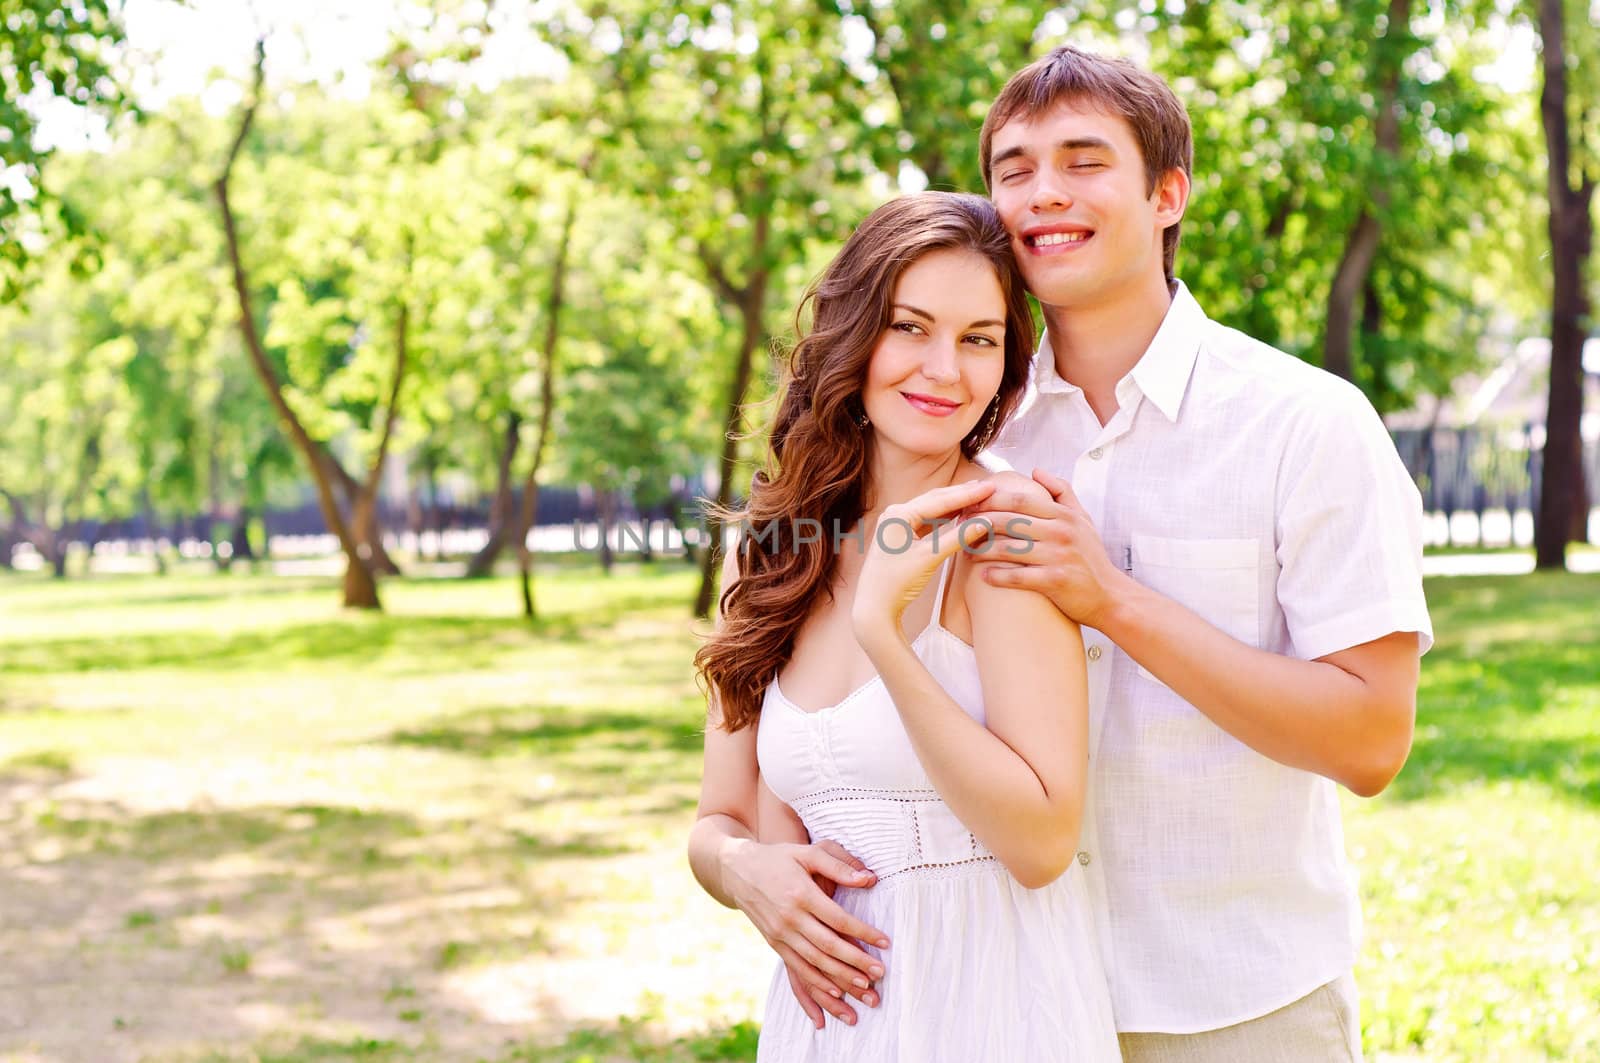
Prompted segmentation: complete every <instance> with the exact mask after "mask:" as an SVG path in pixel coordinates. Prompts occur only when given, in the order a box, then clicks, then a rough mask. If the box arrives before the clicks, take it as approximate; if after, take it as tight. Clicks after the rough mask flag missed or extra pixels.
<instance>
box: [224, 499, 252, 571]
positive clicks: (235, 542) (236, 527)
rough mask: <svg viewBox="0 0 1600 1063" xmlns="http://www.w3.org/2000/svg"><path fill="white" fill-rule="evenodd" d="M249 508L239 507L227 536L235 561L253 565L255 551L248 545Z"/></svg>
mask: <svg viewBox="0 0 1600 1063" xmlns="http://www.w3.org/2000/svg"><path fill="white" fill-rule="evenodd" d="M250 521H251V516H250V507H248V506H240V507H239V512H238V515H237V516H235V517H234V520H233V529H232V531H231V532H230V533H229V535H228V545H229V546H230V547H232V548H233V559H234V560H235V561H249V562H251V563H254V562H255V560H256V551H255V548H254V547H253V546H251V545H250Z"/></svg>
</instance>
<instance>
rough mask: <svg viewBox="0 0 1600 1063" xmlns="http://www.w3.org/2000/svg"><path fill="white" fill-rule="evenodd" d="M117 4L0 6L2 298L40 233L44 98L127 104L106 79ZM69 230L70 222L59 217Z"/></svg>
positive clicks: (118, 34) (3, 2) (1, 1)
mask: <svg viewBox="0 0 1600 1063" xmlns="http://www.w3.org/2000/svg"><path fill="white" fill-rule="evenodd" d="M120 6H121V5H120V4H113V3H111V2H108V0H75V2H74V3H71V4H62V3H58V2H56V0H0V174H4V175H7V176H8V177H9V178H10V180H0V296H14V295H15V294H16V292H17V285H18V283H19V279H20V271H21V268H22V266H23V264H24V263H25V262H26V261H27V258H28V252H27V247H28V239H29V234H31V235H32V237H33V238H34V239H37V238H38V237H39V236H40V234H41V233H42V226H41V224H40V221H39V217H38V211H39V208H41V207H43V206H44V205H45V204H46V203H47V202H48V197H47V196H44V197H41V196H40V194H39V191H40V190H39V185H40V168H41V166H42V165H43V164H44V162H45V159H46V158H47V157H48V155H49V152H48V151H46V150H44V149H42V148H41V147H40V145H39V140H38V135H37V134H38V121H39V119H38V105H39V103H41V102H42V101H43V100H45V99H50V100H55V101H67V102H69V103H71V104H74V105H77V106H78V107H80V108H90V109H95V110H100V111H102V112H103V111H108V110H110V111H115V110H117V109H118V108H120V107H121V106H122V105H123V104H124V103H125V100H124V98H123V95H122V90H121V88H120V87H119V86H118V85H117V84H116V82H115V80H114V79H113V77H112V71H111V67H110V64H109V62H108V59H107V55H108V51H109V49H110V47H111V46H112V45H114V44H116V43H117V42H119V41H120V40H121V39H122V26H121V23H120V22H119V20H118V18H117V16H118V14H119V13H120V11H119V9H120ZM60 222H61V224H63V225H65V226H66V228H67V230H68V232H69V233H70V232H72V231H74V230H75V229H76V218H75V216H74V215H73V214H72V213H71V212H70V211H67V212H64V213H62V215H61V218H60Z"/></svg>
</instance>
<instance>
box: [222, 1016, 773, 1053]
mask: <svg viewBox="0 0 1600 1063" xmlns="http://www.w3.org/2000/svg"><path fill="white" fill-rule="evenodd" d="M758 1036H759V1030H758V1028H757V1027H756V1026H755V1024H754V1023H748V1022H741V1023H737V1024H735V1025H733V1026H726V1027H720V1028H716V1029H712V1030H708V1031H706V1032H705V1033H701V1034H697V1035H694V1036H689V1037H677V1038H671V1039H667V1038H662V1037H659V1036H653V1035H652V1034H651V1032H650V1028H649V1022H648V1021H646V1020H636V1019H624V1020H622V1021H621V1022H618V1023H616V1024H615V1025H612V1026H585V1027H583V1028H581V1029H578V1030H575V1031H573V1032H572V1033H570V1034H569V1035H568V1036H567V1037H566V1039H565V1040H563V1041H561V1042H560V1043H552V1042H548V1041H539V1042H529V1043H526V1044H521V1045H516V1046H513V1047H511V1048H509V1049H507V1050H506V1052H505V1054H503V1055H498V1056H494V1057H486V1058H485V1059H484V1060H483V1061H482V1063H743V1061H746V1060H752V1059H754V1058H755V1055H756V1041H757V1037H758ZM432 1058H434V1057H433V1055H432V1054H431V1053H429V1052H428V1051H427V1050H426V1048H424V1047H423V1046H416V1047H413V1046H411V1045H408V1044H407V1043H405V1042H404V1041H402V1040H396V1039H378V1038H368V1037H356V1038H350V1039H339V1040H336V1039H329V1038H322V1037H310V1038H302V1039H300V1040H295V1041H285V1040H282V1039H274V1040H273V1041H271V1042H269V1043H265V1044H261V1045H257V1046H255V1047H252V1048H251V1049H249V1050H247V1051H246V1052H243V1053H241V1054H235V1053H231V1052H213V1053H209V1054H207V1055H204V1056H200V1057H198V1058H197V1059H196V1060H195V1061H194V1063H244V1061H246V1060H248V1061H249V1063H419V1061H421V1060H424V1059H432Z"/></svg>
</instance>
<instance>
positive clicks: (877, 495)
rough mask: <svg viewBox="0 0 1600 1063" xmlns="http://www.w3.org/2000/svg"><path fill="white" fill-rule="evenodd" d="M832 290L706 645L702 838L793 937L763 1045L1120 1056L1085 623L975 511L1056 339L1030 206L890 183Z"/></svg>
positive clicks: (781, 932)
mask: <svg viewBox="0 0 1600 1063" xmlns="http://www.w3.org/2000/svg"><path fill="white" fill-rule="evenodd" d="M807 302H808V303H810V304H811V305H812V308H813V319H814V320H813V324H812V327H811V330H810V331H809V333H807V334H806V335H804V336H803V337H802V338H801V339H800V341H799V343H798V344H797V345H796V346H795V348H794V350H793V352H792V354H791V357H790V367H789V370H790V371H789V374H788V379H787V381H786V384H785V387H784V391H783V394H782V397H781V399H780V401H779V409H778V414H777V419H776V422H775V424H774V427H773V430H772V438H771V456H770V461H769V463H768V467H767V469H766V470H765V471H764V472H762V473H758V474H757V475H756V477H755V479H754V483H753V486H752V489H751V497H750V503H749V506H748V508H747V509H746V510H745V511H743V512H741V513H737V514H731V515H730V516H733V517H735V518H737V519H738V520H739V521H740V523H741V525H742V527H743V530H744V533H745V534H744V535H743V536H742V538H741V541H740V544H739V547H738V549H737V550H735V551H733V552H732V553H731V554H730V556H729V559H728V562H727V564H726V565H725V566H724V569H723V587H724V590H723V594H722V599H721V610H720V616H719V622H718V627H717V630H716V631H715V632H714V634H713V635H712V636H711V638H710V639H709V640H708V641H707V643H706V644H705V645H704V646H703V647H702V648H701V650H700V652H699V653H698V654H697V656H696V659H695V660H696V665H697V667H698V669H699V671H700V674H701V676H702V677H703V678H704V679H705V680H706V681H707V683H708V686H709V688H710V693H711V695H712V698H711V710H710V716H709V726H708V727H707V731H706V747H705V777H704V782H703V784H702V791H701V800H700V808H699V818H698V819H697V822H696V824H695V827H694V829H693V831H692V832H691V835H690V842H689V855H690V863H691V866H692V867H693V868H694V871H695V875H696V877H697V878H698V879H699V880H700V882H701V883H702V884H703V885H704V886H705V887H706V889H707V890H708V891H709V892H710V893H711V894H712V895H713V896H715V897H717V898H718V899H719V900H720V901H722V902H723V903H724V904H730V905H734V904H736V905H737V906H739V907H740V908H742V909H743V910H744V911H745V912H746V913H747V914H749V915H750V917H751V919H752V921H754V922H755V923H756V925H757V927H758V928H760V929H761V931H762V933H763V934H764V935H765V936H766V937H767V939H768V941H769V942H770V943H771V944H772V945H773V946H774V948H775V949H776V950H777V951H778V953H779V955H780V957H781V958H782V960H783V961H784V963H783V964H782V965H780V967H779V969H778V970H777V971H776V972H774V975H773V980H772V986H771V990H770V992H769V994H768V998H767V1009H766V1018H765V1022H764V1025H763V1029H762V1035H761V1044H760V1052H759V1056H758V1058H759V1059H760V1060H763V1061H772V1063H788V1061H800V1060H817V1061H821V1060H863V1061H867V1060H870V1061H874V1063H877V1061H887V1060H903V1061H905V1063H932V1061H938V1060H961V1061H971V1060H1014V1059H1015V1060H1021V1059H1026V1060H1030V1061H1033V1060H1057V1059H1059V1060H1069V1059H1070V1060H1097V1061H1098V1060H1106V1059H1115V1058H1117V1047H1116V1036H1115V1033H1114V1031H1113V1026H1112V1019H1111V1011H1110V1002H1109V998H1108V993H1107V989H1106V985H1105V978H1104V973H1103V970H1102V968H1101V966H1100V958H1099V955H1098V952H1097V949H1096V946H1095V937H1094V931H1093V922H1092V919H1091V918H1090V915H1089V912H1088V908H1087V900H1086V889H1085V883H1084V880H1083V877H1082V876H1083V874H1084V872H1083V870H1082V869H1081V868H1080V867H1079V866H1078V865H1077V864H1076V863H1075V862H1074V860H1073V856H1074V853H1075V852H1076V850H1077V847H1078V837H1079V829H1080V823H1081V822H1082V812H1083V804H1084V785H1085V775H1086V771H1087V754H1086V746H1087V722H1086V717H1087V708H1086V706H1087V691H1086V685H1085V673H1084V662H1083V643H1082V639H1081V637H1080V635H1079V633H1078V630H1077V628H1076V627H1075V626H1074V625H1073V624H1072V623H1071V622H1070V621H1067V620H1066V619H1065V618H1063V617H1062V616H1061V614H1060V613H1059V612H1058V611H1057V610H1056V609H1055V608H1054V606H1052V605H1051V604H1050V603H1049V602H1048V601H1046V600H1044V599H1043V598H1042V597H1040V596H1038V595H1036V594H1034V593H1032V592H1028V591H1017V590H1009V589H1003V588H998V587H993V586H990V585H989V584H987V583H986V582H984V581H983V580H982V579H981V578H980V577H978V576H977V574H976V569H977V566H975V565H973V564H971V563H970V561H969V560H968V559H967V557H966V556H965V552H964V550H963V547H965V548H966V549H971V550H977V549H982V548H983V545H984V544H981V543H980V542H979V540H980V539H981V538H982V535H983V531H984V528H983V525H982V524H981V523H978V522H968V523H965V524H961V525H959V526H958V524H957V522H958V521H959V519H960V518H961V517H962V515H963V511H964V510H966V509H967V508H968V507H972V506H974V505H976V504H977V503H979V502H981V501H982V500H983V499H984V498H986V497H987V496H988V495H989V494H990V493H991V492H992V491H993V490H994V486H995V483H996V477H994V476H991V475H990V474H989V473H988V472H987V470H985V469H983V468H982V467H980V466H979V465H977V464H976V463H975V462H974V458H975V456H976V455H977V453H978V451H979V450H980V449H981V448H982V447H983V446H984V445H985V444H986V443H987V442H988V440H989V439H990V438H991V437H992V436H993V434H994V432H995V430H996V429H997V428H998V426H999V425H1000V424H1001V423H1002V422H1003V421H1004V420H1005V418H1006V417H1007V416H1008V415H1009V414H1010V412H1011V411H1012V410H1013V409H1014V408H1015V406H1016V404H1017V402H1018V401H1019V400H1020V397H1021V393H1022V389H1023V386H1024V383H1025V381H1026V378H1027V374H1028V371H1029V364H1030V361H1031V356H1032V353H1033V324H1032V319H1031V317H1030V316H1029V312H1028V304H1027V297H1026V294H1025V292H1024V289H1023V285H1022V281H1021V279H1020V277H1019V276H1018V274H1017V272H1016V266H1015V264H1014V262H1013V261H1012V258H1011V254H1010V247H1009V241H1008V238H1007V236H1006V233H1005V230H1004V229H1003V227H1002V226H1001V224H1000V221H999V219H998V217H997V216H996V214H995V212H994V209H993V207H992V206H991V205H990V204H989V202H988V201H987V200H985V199H981V198H979V197H976V196H965V195H954V194H950V193H936V192H926V193H921V194H919V195H914V196H906V197H903V198H900V199H897V200H894V201H892V202H890V203H888V204H886V205H884V206H883V207H880V208H879V209H878V210H876V211H875V212H873V214H872V215H871V216H870V217H868V218H867V220H866V221H864V222H863V223H862V224H861V227H860V228H859V229H857V230H856V232H855V234H854V235H853V236H851V238H850V239H849V241H848V242H847V243H846V244H845V246H844V248H843V250H842V251H841V252H840V253H839V256H838V257H837V258H836V259H835V260H834V261H833V263H832V264H831V265H830V266H829V267H828V269H827V270H826V272H825V273H824V274H823V276H822V278H821V279H820V280H819V281H818V282H817V284H816V286H815V287H814V288H813V289H812V291H811V292H810V293H808V296H807ZM804 305H805V304H802V306H804ZM1001 475H1002V476H1005V477H1009V481H1008V482H1010V483H1012V484H1013V485H1015V486H1017V487H1018V488H1019V489H1025V490H1035V491H1042V488H1038V487H1037V485H1034V484H1033V483H1032V481H1029V480H1026V479H1025V478H1022V477H1018V476H1015V474H1001ZM1024 485H1026V486H1024ZM813 876H815V878H814V877H813ZM828 879H831V880H832V881H827V880H828ZM834 882H837V883H838V884H839V886H838V888H837V889H833V884H834ZM830 891H831V892H832V893H833V896H832V898H831V899H830V898H829V897H828V893H829V892H830ZM852 939H854V940H852ZM891 942H892V944H891ZM858 943H859V946H860V947H858ZM841 987H847V989H848V991H849V993H850V994H851V995H852V996H854V997H856V998H857V1000H859V1001H860V1002H861V1003H863V1004H864V1005H867V1006H865V1007H863V1008H861V1009H860V1016H859V1020H857V1021H853V1022H852V1021H851V1020H849V1019H846V1018H844V1016H846V1015H847V1014H848V1013H849V1010H850V1009H847V1008H846V1007H844V1006H843V1001H842V999H841V996H840V991H841ZM824 1009H825V1010H826V1011H828V1012H830V1013H832V1014H834V1015H835V1016H837V1017H840V1018H841V1020H842V1021H835V1022H827V1021H826V1020H825V1019H824V1016H823V1011H824Z"/></svg>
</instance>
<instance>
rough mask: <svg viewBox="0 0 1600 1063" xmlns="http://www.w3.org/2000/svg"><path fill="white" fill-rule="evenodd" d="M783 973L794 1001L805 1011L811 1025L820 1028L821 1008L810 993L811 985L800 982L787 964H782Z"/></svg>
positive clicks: (821, 1023) (821, 1019) (821, 1021)
mask: <svg viewBox="0 0 1600 1063" xmlns="http://www.w3.org/2000/svg"><path fill="white" fill-rule="evenodd" d="M783 973H784V974H786V975H788V976H789V992H791V993H793V994H794V999H795V1002H796V1003H798V1004H799V1005H800V1010H801V1011H803V1012H805V1013H806V1018H808V1019H810V1020H811V1025H813V1026H815V1027H816V1028H817V1029H819V1030H820V1029H822V1025H823V1018H822V1014H823V1012H822V1008H821V1006H820V1005H819V1004H818V1003H817V1002H816V1000H815V999H814V998H813V997H812V995H811V987H810V986H808V985H806V984H805V983H804V982H802V981H801V980H800V978H799V976H798V975H796V974H795V973H794V971H792V970H790V968H789V965H788V964H784V967H783Z"/></svg>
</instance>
